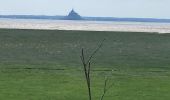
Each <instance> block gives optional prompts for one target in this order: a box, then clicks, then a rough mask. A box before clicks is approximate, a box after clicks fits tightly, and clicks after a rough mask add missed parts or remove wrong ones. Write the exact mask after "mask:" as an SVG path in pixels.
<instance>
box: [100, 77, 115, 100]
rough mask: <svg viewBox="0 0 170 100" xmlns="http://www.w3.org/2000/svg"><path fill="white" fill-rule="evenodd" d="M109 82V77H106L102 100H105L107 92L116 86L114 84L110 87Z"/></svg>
mask: <svg viewBox="0 0 170 100" xmlns="http://www.w3.org/2000/svg"><path fill="white" fill-rule="evenodd" d="M108 81H109V76H106V77H105V81H104V88H103V94H102V96H101V98H100V100H103V98H104V96H105V94H106V92H107V91H108V90H109V89H110V88H111V87H112V86H113V85H114V84H111V85H110V86H107V85H108Z"/></svg>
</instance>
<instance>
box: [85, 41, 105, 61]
mask: <svg viewBox="0 0 170 100" xmlns="http://www.w3.org/2000/svg"><path fill="white" fill-rule="evenodd" d="M105 40H106V39H103V41H102V42H101V43H100V45H99V46H98V47H97V48H96V50H95V51H94V52H93V53H92V54H91V56H90V57H89V59H88V60H87V63H88V62H89V61H91V59H92V58H93V56H94V55H95V54H96V53H97V52H98V51H99V49H100V48H101V47H102V46H103V43H104V41H105Z"/></svg>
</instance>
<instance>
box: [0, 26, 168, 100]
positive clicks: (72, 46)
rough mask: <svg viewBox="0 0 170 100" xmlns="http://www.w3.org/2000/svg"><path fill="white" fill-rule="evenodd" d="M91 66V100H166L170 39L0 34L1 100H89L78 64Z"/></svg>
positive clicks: (132, 35)
mask: <svg viewBox="0 0 170 100" xmlns="http://www.w3.org/2000/svg"><path fill="white" fill-rule="evenodd" d="M104 38H106V41H105V42H104V45H103V47H102V48H101V49H100V51H99V52H98V53H97V54H96V56H95V58H94V59H93V61H92V70H93V72H92V93H93V100H99V99H100V96H101V94H102V89H103V85H104V81H103V80H104V77H105V75H107V74H108V73H109V72H110V70H114V72H113V76H112V77H111V80H110V84H112V83H114V85H113V87H112V88H111V89H110V90H109V91H108V93H107V94H106V96H105V98H104V100H170V95H169V94H170V34H156V33H137V32H134V33H133V32H90V31H86V32H83V31H57V30H56V31H52V30H51V31H50V30H14V29H0V100H88V94H87V88H86V82H85V78H84V73H83V71H82V69H83V68H82V65H81V60H80V53H81V48H84V49H85V50H86V51H85V52H86V55H90V53H91V52H92V51H93V50H94V49H95V48H96V47H97V46H98V44H99V42H100V41H102V40H103V39H104Z"/></svg>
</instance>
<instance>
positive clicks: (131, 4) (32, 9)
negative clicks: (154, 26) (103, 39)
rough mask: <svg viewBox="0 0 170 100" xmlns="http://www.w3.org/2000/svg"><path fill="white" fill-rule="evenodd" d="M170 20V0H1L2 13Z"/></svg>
mask: <svg viewBox="0 0 170 100" xmlns="http://www.w3.org/2000/svg"><path fill="white" fill-rule="evenodd" d="M72 8H74V9H75V11H76V12H78V13H79V14H80V15H81V16H94V17H123V18H124V17H134V18H167V19H170V13H169V12H170V0H0V14H1V15H67V14H68V13H69V11H70V10H71V9H72Z"/></svg>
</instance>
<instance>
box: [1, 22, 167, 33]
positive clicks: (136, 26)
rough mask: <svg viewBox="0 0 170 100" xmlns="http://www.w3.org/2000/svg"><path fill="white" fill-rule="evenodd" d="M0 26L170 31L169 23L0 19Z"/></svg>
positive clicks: (45, 28) (15, 27) (47, 28)
mask: <svg viewBox="0 0 170 100" xmlns="http://www.w3.org/2000/svg"><path fill="white" fill-rule="evenodd" d="M0 28H8V29H44V30H84V31H128V32H156V33H170V23H169V24H168V23H137V22H133V23H132V22H93V21H65V20H21V19H0Z"/></svg>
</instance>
